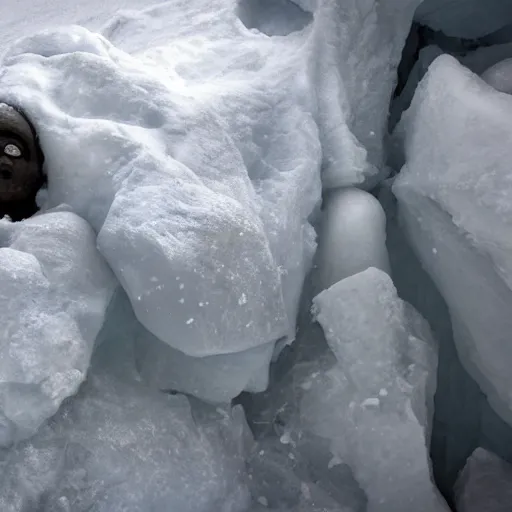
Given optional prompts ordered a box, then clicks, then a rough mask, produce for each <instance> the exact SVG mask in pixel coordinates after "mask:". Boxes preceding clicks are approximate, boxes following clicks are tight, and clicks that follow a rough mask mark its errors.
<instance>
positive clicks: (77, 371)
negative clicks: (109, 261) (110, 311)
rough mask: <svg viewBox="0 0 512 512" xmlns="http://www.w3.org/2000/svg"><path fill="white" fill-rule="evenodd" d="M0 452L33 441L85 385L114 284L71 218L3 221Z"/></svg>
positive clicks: (87, 232) (87, 231) (86, 233)
mask: <svg viewBox="0 0 512 512" xmlns="http://www.w3.org/2000/svg"><path fill="white" fill-rule="evenodd" d="M0 260H1V264H0V282H1V287H0V288H1V291H0V323H1V325H2V329H1V332H0V382H1V383H0V445H1V446H6V445H9V444H10V443H12V442H15V441H18V440H20V439H23V438H26V437H28V436H30V435H32V434H33V433H34V432H35V431H36V430H37V428H38V427H39V426H40V425H41V423H43V421H44V420H46V419H47V418H49V417H50V416H52V415H53V414H54V413H55V412H56V411H57V409H58V408H59V406H60V404H61V402H62V401H63V400H64V399H65V398H66V397H68V396H70V395H73V394H74V393H75V392H76V391H77V389H78V387H79V385H80V384H81V382H82V381H83V380H84V379H85V375H86V372H87V368H88V366H89V361H90V357H91V353H92V349H93V346H94V342H95V339H96V336H97V334H98V332H99V330H100V328H101V326H102V324H103V320H104V315H105V311H106V309H107V306H108V304H109V302H110V299H111V296H112V293H113V290H114V288H115V286H116V281H115V278H114V276H113V274H112V273H111V272H110V270H109V268H108V266H107V265H106V263H105V262H104V260H103V258H102V257H101V255H100V254H99V253H98V251H97V250H96V241H95V235H94V232H93V231H92V229H91V228H90V226H89V225H88V224H87V222H85V221H84V220H82V219H81V218H79V217H78V216H76V215H75V214H73V213H70V212H65V211H55V212H48V213H46V214H44V215H38V216H35V217H32V218H30V219H27V220H25V221H23V222H17V223H10V222H8V221H6V220H2V221H0Z"/></svg>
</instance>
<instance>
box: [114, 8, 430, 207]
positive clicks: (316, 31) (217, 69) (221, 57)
mask: <svg viewBox="0 0 512 512" xmlns="http://www.w3.org/2000/svg"><path fill="white" fill-rule="evenodd" d="M419 3H420V0H387V1H386V2H377V1H375V0H369V1H366V2H364V3H363V4H362V3H361V2H359V1H356V0H351V1H348V2H347V1H345V0H320V1H316V0H314V1H312V0H279V1H274V2H271V1H267V0H238V1H235V0H215V1H209V2H204V1H201V0H194V1H191V2H188V4H187V8H184V6H183V4H181V3H175V2H168V3H166V4H164V5H161V6H156V7H152V8H150V9H148V10H147V11H146V12H145V13H143V14H141V15H138V16H132V17H130V18H128V17H126V16H122V17H120V18H119V19H118V20H114V21H113V22H112V23H111V24H110V25H109V26H108V27H106V29H105V32H104V33H105V35H106V36H107V37H108V38H110V39H111V40H113V41H114V42H115V43H116V44H118V45H120V46H121V47H122V48H124V49H127V50H128V51H130V52H134V53H136V54H138V55H140V54H143V55H144V56H145V57H146V58H150V59H151V60H153V61H159V62H161V61H162V58H163V57H164V56H165V57H164V58H165V61H166V63H167V67H168V69H170V70H172V71H173V72H176V73H177V74H178V75H179V76H180V78H181V79H184V80H186V81H187V84H188V85H191V84H199V83H201V82H202V83H203V84H205V85H204V89H207V90H208V91H209V92H208V94H211V92H212V90H215V92H216V93H217V94H218V93H219V92H220V91H223V92H222V94H223V95H225V96H226V97H227V98H230V100H229V104H231V105H232V101H233V100H232V98H233V96H234V94H233V93H234V91H233V86H234V84H235V83H236V82H239V80H240V78H241V77H242V76H243V74H245V75H246V76H259V77H260V78H263V76H264V74H266V72H267V71H268V70H271V69H273V70H274V71H276V70H282V71H283V73H289V72H290V71H291V70H292V69H295V71H294V73H295V72H296V70H297V69H300V70H301V73H300V74H299V77H300V78H298V79H297V80H295V83H296V84H297V83H299V82H302V84H303V85H304V86H305V89H304V91H303V93H304V98H305V99H306V100H307V102H309V103H310V111H311V113H312V115H314V117H315V120H316V121H317V125H318V129H319V131H320V139H321V141H322V147H323V152H324V161H323V164H324V166H323V168H324V172H323V182H324V185H325V186H326V187H337V186H340V185H344V186H348V185H354V184H358V183H363V182H365V181H367V180H368V179H369V178H372V177H373V179H375V177H376V175H377V174H378V172H379V169H380V167H381V166H382V159H383V155H382V153H383V147H382V145H383V135H384V133H385V132H386V120H387V115H388V105H389V99H390V97H391V93H392V90H393V87H394V82H395V78H396V68H397V66H398V62H399V61H400V57H401V50H402V47H403V45H404V42H405V39H406V36H407V33H408V31H409V27H410V24H411V21H412V17H413V14H414V10H415V9H416V7H417V6H418V5H419ZM235 6H236V7H235ZM237 15H238V16H240V20H241V21H242V22H243V23H244V24H245V26H243V25H242V24H241V23H240V20H238V19H237ZM312 15H313V16H312ZM205 20H208V28H207V24H206V21H205ZM170 27H172V30H169V28H170ZM246 27H249V28H250V30H247V29H246ZM147 30H151V32H152V38H151V43H152V44H153V46H156V45H160V48H156V49H153V50H150V51H146V50H147V39H145V38H144V37H141V34H144V33H145V31H147ZM266 33H272V34H276V35H277V34H282V35H280V36H278V37H275V35H274V36H273V37H267V35H266ZM354 41H359V42H360V44H357V45H354V44H353V42H354ZM276 57H277V60H276ZM283 62H285V63H286V69H283ZM304 68H305V69H304ZM304 71H306V74H307V76H303V75H302V73H303V72H304ZM281 74H282V73H281ZM267 76H268V77H269V78H270V80H271V81H276V80H277V78H276V77H277V76H279V75H278V74H276V75H273V76H270V75H267ZM265 80H267V79H265ZM206 83H207V84H206ZM236 94H239V93H238V92H236ZM269 120H270V118H269ZM297 126H298V125H297ZM272 161H273V159H269V160H268V163H269V164H272ZM283 211H285V210H283Z"/></svg>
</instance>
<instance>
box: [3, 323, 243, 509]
mask: <svg viewBox="0 0 512 512" xmlns="http://www.w3.org/2000/svg"><path fill="white" fill-rule="evenodd" d="M118 320H119V319H118ZM127 354H129V344H127V343H126V340H124V339H122V338H121V339H118V340H115V339H114V342H113V343H110V344H108V343H105V344H103V345H102V347H101V349H100V351H99V352H98V353H97V354H96V356H95V362H94V363H93V368H92V370H91V372H90V374H89V377H88V379H87V383H86V384H85V385H84V386H82V387H81V389H80V392H79V393H78V395H77V396H76V397H75V398H74V399H73V400H72V401H70V402H68V403H66V405H64V406H62V407H61V409H60V410H59V412H58V413H57V415H55V416H54V417H53V418H52V420H51V421H50V422H49V423H47V424H45V425H44V426H43V427H41V429H40V430H39V431H38V433H37V434H36V435H35V436H34V437H32V439H31V440H29V441H26V442H23V443H20V444H18V445H17V446H16V447H14V448H13V449H12V450H10V451H9V452H4V453H0V460H1V464H2V474H1V476H0V509H1V510H2V511H5V512H18V511H28V510H48V511H49V510H52V511H53V510H55V511H69V512H71V511H72V512H86V511H90V510H94V511H97V512H121V511H130V512H147V511H148V510H154V511H162V512H163V511H169V510H176V511H180V512H212V511H213V510H215V511H219V512H238V511H242V510H247V507H248V506H249V494H248V490H247V487H246V486H245V484H244V483H243V471H242V469H243V465H244V459H243V444H242V443H241V439H242V438H241V436H242V433H243V429H244V421H245V420H244V418H243V411H241V410H240V409H239V408H235V409H233V410H232V411H222V413H221V412H220V411H219V412H216V411H212V412H208V413H207V414H204V413H203V414H202V416H203V419H198V418H197V415H196V417H194V411H193V410H192V409H191V405H190V404H189V401H188V400H187V398H186V397H184V396H169V395H165V394H163V393H158V392H155V391H151V390H149V389H148V388H146V387H145V386H143V385H141V383H140V382H137V379H136V374H135V372H134V370H133V368H130V363H129V360H127V358H126V355H127ZM105 363H107V364H105ZM212 415H213V417H212ZM215 416H217V418H218V419H216V420H215Z"/></svg>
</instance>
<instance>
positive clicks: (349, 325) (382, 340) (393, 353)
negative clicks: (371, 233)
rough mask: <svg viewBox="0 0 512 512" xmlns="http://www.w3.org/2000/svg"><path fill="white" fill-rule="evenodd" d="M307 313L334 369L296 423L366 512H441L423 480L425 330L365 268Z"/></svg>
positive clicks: (427, 408) (429, 342)
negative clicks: (348, 471)
mask: <svg viewBox="0 0 512 512" xmlns="http://www.w3.org/2000/svg"><path fill="white" fill-rule="evenodd" d="M314 307H315V311H316V318H317V320H318V321H319V322H320V324H321V325H322V328H323V330H324V333H325V336H326V339H327V342H328V344H329V347H330V348H331V349H332V351H333V352H334V354H335V356H336V359H337V364H336V365H335V366H334V367H333V368H332V369H331V370H330V371H329V372H328V373H327V374H326V375H325V376H319V377H318V379H317V380H318V382H320V383H321V384H319V385H318V384H317V385H315V386H313V387H312V388H311V390H309V391H306V392H305V395H304V397H303V399H302V404H301V415H302V418H303V422H305V423H306V424H309V425H310V428H312V429H313V430H314V432H316V434H318V435H320V436H321V437H323V438H325V439H329V440H330V442H331V450H332V453H333V455H334V456H335V457H336V458H338V459H339V460H341V461H343V462H345V463H347V464H348V465H349V466H350V467H351V468H352V470H353V471H354V475H355V477H356V479H357V480H358V482H359V483H360V485H361V487H362V488H363V489H364V491H365V492H366V495H367V498H368V505H367V510H368V511H379V512H384V511H389V512H399V511H404V512H405V511H410V510H425V511H441V510H448V509H447V507H446V506H445V504H444V502H443V500H442V499H441V498H440V496H439V494H438V491H437V489H436V488H435V485H434V484H433V483H432V481H431V476H430V461H429V455H428V446H429V439H430V428H431V414H432V400H433V394H434V390H435V373H436V366H437V354H436V346H435V343H434V340H433V338H432V336H431V333H430V329H429V327H428V324H427V323H426V322H425V320H424V319H423V318H422V317H421V316H420V315H419V314H418V313H417V312H416V311H415V310H414V308H412V306H410V305H409V304H407V303H405V302H403V301H401V300H400V299H399V298H398V297H397V294H396V290H395V288H394V286H393V283H392V281H391V279H390V278H389V276H387V275H386V274H385V273H383V272H381V271H379V270H377V269H373V268H370V269H368V270H366V271H364V272H362V273H360V274H356V275H355V276H352V277H349V278H347V279H344V280H343V281H340V282H338V283H336V284H335V285H334V286H332V287H331V288H329V289H328V290H325V291H324V292H322V293H321V294H319V295H318V296H317V297H316V298H315V299H314Z"/></svg>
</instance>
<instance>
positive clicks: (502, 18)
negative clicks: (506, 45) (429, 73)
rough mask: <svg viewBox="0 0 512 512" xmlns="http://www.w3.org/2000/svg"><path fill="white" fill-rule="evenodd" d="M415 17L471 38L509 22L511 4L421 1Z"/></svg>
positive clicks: (494, 0)
mask: <svg viewBox="0 0 512 512" xmlns="http://www.w3.org/2000/svg"><path fill="white" fill-rule="evenodd" d="M414 17H415V20H416V21H418V22H419V23H421V24H422V25H428V26H429V27H431V28H433V29H434V30H440V31H442V32H444V33H445V34H446V35H448V36H453V37H463V38H466V39H474V38H477V37H482V36H485V35H487V34H490V33H491V32H495V31H496V30H499V29H500V28H502V27H504V26H505V25H507V24H509V23H510V20H511V19H512V4H511V3H510V2H507V1H503V0H486V1H485V2H482V1H481V0H424V1H423V2H422V3H421V5H420V6H419V7H418V10H417V11H416V14H415V16H414Z"/></svg>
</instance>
